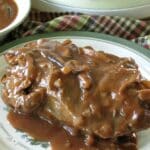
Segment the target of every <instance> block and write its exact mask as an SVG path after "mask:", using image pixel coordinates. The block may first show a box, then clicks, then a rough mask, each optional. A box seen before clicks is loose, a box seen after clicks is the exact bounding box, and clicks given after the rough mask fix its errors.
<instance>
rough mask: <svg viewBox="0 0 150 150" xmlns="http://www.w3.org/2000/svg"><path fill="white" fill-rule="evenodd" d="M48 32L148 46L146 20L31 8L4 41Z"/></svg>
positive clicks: (148, 29)
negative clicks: (101, 36) (93, 34)
mask: <svg viewBox="0 0 150 150" xmlns="http://www.w3.org/2000/svg"><path fill="white" fill-rule="evenodd" d="M52 31H57V32H58V31H91V32H98V33H105V34H109V35H113V36H118V37H121V38H124V39H127V40H132V41H133V42H136V43H138V44H140V45H142V46H144V47H145V48H147V49H150V22H149V20H136V19H134V18H125V17H117V16H115V17H110V16H88V15H81V14H74V13H72V14H67V13H65V14H62V13H53V14H51V13H44V12H38V11H31V13H30V15H29V17H28V18H27V19H26V20H25V21H24V22H23V24H22V25H20V26H19V27H18V28H17V29H15V30H14V31H12V32H11V33H10V34H9V35H8V37H7V39H6V40H5V41H4V42H8V41H11V40H14V39H17V38H20V37H25V36H29V35H33V34H37V33H47V32H52Z"/></svg>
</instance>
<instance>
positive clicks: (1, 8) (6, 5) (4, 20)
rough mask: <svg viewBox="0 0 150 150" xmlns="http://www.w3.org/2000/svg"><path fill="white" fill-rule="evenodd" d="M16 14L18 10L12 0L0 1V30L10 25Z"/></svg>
mask: <svg viewBox="0 0 150 150" xmlns="http://www.w3.org/2000/svg"><path fill="white" fill-rule="evenodd" d="M17 13H18V8H17V5H16V3H15V2H14V1H13V0H0V30H1V29H3V28H5V27H7V26H8V25H9V24H11V23H12V21H13V20H14V19H15V18H16V16H17Z"/></svg>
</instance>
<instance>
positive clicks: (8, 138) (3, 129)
mask: <svg viewBox="0 0 150 150" xmlns="http://www.w3.org/2000/svg"><path fill="white" fill-rule="evenodd" d="M39 38H49V39H52V40H57V41H63V40H65V39H71V40H72V41H73V42H74V43H75V44H77V45H78V46H87V45H90V46H92V47H93V48H94V49H96V50H103V51H105V52H108V53H112V54H115V55H117V56H120V57H132V58H134V59H135V61H136V63H137V64H138V66H139V69H140V71H141V72H142V75H143V76H144V77H145V78H147V79H149V80H150V52H148V51H147V50H145V49H143V48H141V47H139V46H137V45H135V44H134V43H131V42H127V41H125V40H122V39H119V38H115V37H111V36H106V35H101V34H96V33H87V32H85V33H83V32H63V33H50V34H44V35H36V36H33V37H28V38H25V39H21V40H17V41H15V42H12V43H10V44H8V45H6V46H3V47H1V48H0V49H1V50H4V49H5V50H6V49H8V48H11V47H14V46H20V45H21V44H22V43H25V42H27V41H32V40H36V39H39ZM5 66H6V63H5V61H4V58H3V56H0V75H2V74H3V73H4V69H5ZM6 116H7V109H6V106H5V105H4V104H3V102H2V100H0V149H1V150H35V149H36V150H50V147H49V145H48V143H41V142H38V141H35V140H32V138H31V137H28V136H27V135H26V134H25V133H22V132H19V131H17V130H15V129H14V128H13V127H12V126H11V125H10V124H9V122H8V121H7V119H6ZM138 147H139V150H149V149H150V129H149V130H146V131H143V132H140V133H138Z"/></svg>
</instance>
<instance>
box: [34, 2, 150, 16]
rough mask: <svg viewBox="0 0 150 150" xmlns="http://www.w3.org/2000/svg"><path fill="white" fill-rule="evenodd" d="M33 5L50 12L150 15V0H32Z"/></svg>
mask: <svg viewBox="0 0 150 150" xmlns="http://www.w3.org/2000/svg"><path fill="white" fill-rule="evenodd" d="M32 7H33V8H36V9H39V10H41V11H48V12H80V13H84V14H90V15H91V14H92V15H109V16H124V17H135V18H146V17H150V0H124V1H122V0H70V1H69V0H32Z"/></svg>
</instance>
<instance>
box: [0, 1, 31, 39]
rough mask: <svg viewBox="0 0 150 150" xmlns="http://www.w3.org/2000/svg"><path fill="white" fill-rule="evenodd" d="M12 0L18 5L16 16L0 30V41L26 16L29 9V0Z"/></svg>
mask: <svg viewBox="0 0 150 150" xmlns="http://www.w3.org/2000/svg"><path fill="white" fill-rule="evenodd" d="M14 1H15V2H16V4H17V7H18V14H17V17H16V18H15V20H14V21H13V22H12V23H11V24H10V25H8V26H7V27H5V28H4V29H2V30H0V41H2V40H3V39H4V37H5V36H6V35H7V34H8V33H9V32H11V31H12V30H13V29H15V28H16V27H17V26H19V25H20V24H21V23H22V22H23V20H24V19H25V18H26V17H27V15H28V13H29V11H30V7H31V0H14Z"/></svg>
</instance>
